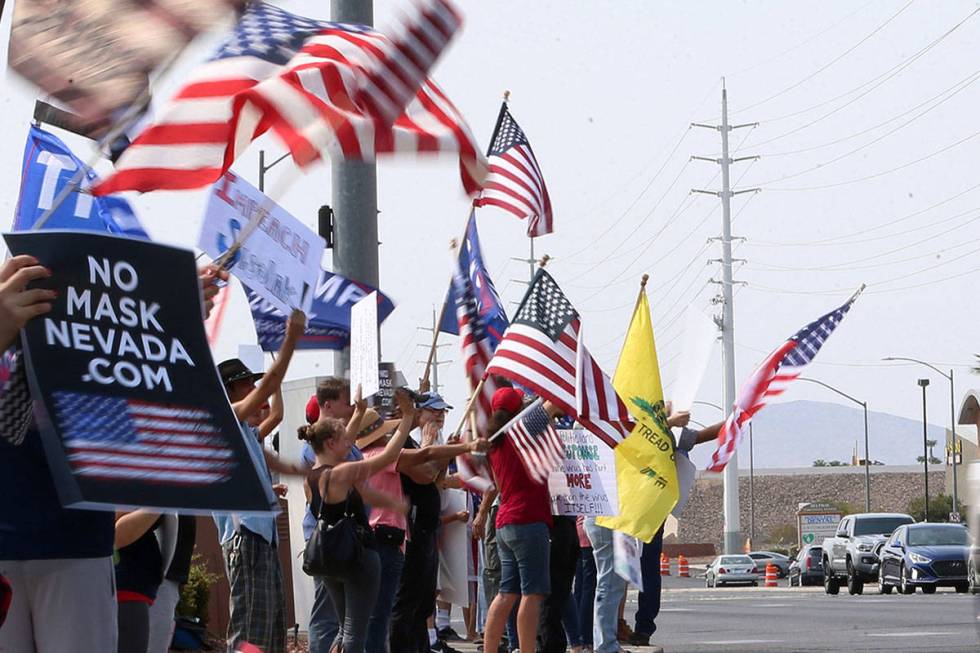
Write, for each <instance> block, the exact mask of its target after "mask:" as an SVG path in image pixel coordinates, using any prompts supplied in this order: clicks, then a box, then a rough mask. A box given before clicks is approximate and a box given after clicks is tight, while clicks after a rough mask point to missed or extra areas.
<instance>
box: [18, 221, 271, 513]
mask: <svg viewBox="0 0 980 653" xmlns="http://www.w3.org/2000/svg"><path fill="white" fill-rule="evenodd" d="M4 238H5V240H6V242H7V245H8V247H9V248H10V250H11V252H13V253H14V254H30V255H32V256H34V257H36V258H37V259H38V260H39V261H41V263H42V264H44V265H46V266H48V267H49V268H50V269H51V270H52V271H53V276H52V277H51V278H49V279H44V280H41V281H38V282H36V283H35V284H33V286H32V287H41V288H49V289H54V290H56V291H57V292H58V298H57V299H56V300H55V301H54V303H53V308H52V310H51V312H49V313H47V314H46V315H44V316H43V317H39V318H37V319H34V320H31V321H30V322H28V324H27V326H26V327H25V328H24V330H23V332H22V333H23V343H24V355H25V357H26V360H27V371H28V381H29V383H30V387H31V394H32V396H33V398H34V402H35V417H36V419H37V421H38V424H39V426H40V430H41V436H42V441H43V444H44V450H45V454H46V456H47V459H48V465H49V467H50V468H51V472H52V474H53V476H54V480H55V485H56V487H57V490H58V495H59V498H60V499H61V502H62V504H63V505H65V506H71V507H76V508H95V509H103V510H114V509H116V508H118V507H133V506H146V507H150V508H158V509H166V510H179V511H180V512H190V513H193V512H198V513H208V512H211V511H232V510H234V511H241V512H267V511H269V510H271V509H272V506H274V505H275V499H274V497H273V495H272V490H271V487H270V486H269V482H268V480H267V479H262V478H260V476H259V472H258V470H257V468H256V462H257V461H256V460H255V459H254V458H253V457H252V455H251V453H250V451H249V449H248V448H246V444H245V441H244V435H243V433H242V430H241V427H240V425H239V424H238V421H237V420H236V419H235V415H234V413H233V412H232V410H231V406H230V405H229V404H228V399H227V397H226V395H225V393H224V390H223V388H222V386H221V380H220V379H219V377H218V373H217V370H216V369H215V366H214V362H213V361H212V359H211V352H210V350H209V348H208V343H207V339H206V337H205V331H204V323H203V321H202V305H203V304H202V298H201V291H200V286H199V284H198V279H197V271H196V268H195V263H194V255H193V254H192V253H191V252H190V251H188V250H183V249H178V248H174V247H168V246H165V245H158V244H155V243H150V242H144V241H136V240H132V239H128V238H120V237H115V236H109V235H104V234H96V233H85V232H64V231H37V232H26V233H15V234H5V235H4Z"/></svg>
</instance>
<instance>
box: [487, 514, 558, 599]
mask: <svg viewBox="0 0 980 653" xmlns="http://www.w3.org/2000/svg"><path fill="white" fill-rule="evenodd" d="M497 549H498V552H499V554H500V593H501V594H521V595H528V594H544V595H547V594H550V593H551V577H550V558H551V541H550V537H549V535H548V525H547V524H545V523H544V522H534V523H533V524H508V525H506V526H503V527H501V528H498V529H497Z"/></svg>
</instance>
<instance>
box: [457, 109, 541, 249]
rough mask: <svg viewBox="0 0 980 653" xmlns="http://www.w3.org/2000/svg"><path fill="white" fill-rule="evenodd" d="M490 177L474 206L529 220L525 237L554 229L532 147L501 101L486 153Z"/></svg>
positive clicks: (539, 169) (539, 234)
mask: <svg viewBox="0 0 980 653" xmlns="http://www.w3.org/2000/svg"><path fill="white" fill-rule="evenodd" d="M487 156H488V157H489V161H490V174H489V175H488V176H487V180H486V182H485V183H484V185H483V191H482V192H481V193H480V196H479V197H478V198H477V199H476V200H475V201H474V202H473V203H474V204H475V205H476V206H497V207H500V208H502V209H503V210H505V211H509V212H510V213H513V214H514V215H516V216H517V217H518V218H521V219H524V218H528V224H527V235H528V236H531V237H534V236H543V235H545V234H550V233H551V232H552V231H554V230H555V223H554V219H553V217H552V214H551V198H550V197H548V187H547V186H545V184H544V175H542V174H541V168H540V167H539V166H538V161H537V159H535V158H534V152H533V151H532V150H531V144H530V143H529V142H528V140H527V136H525V135H524V131H523V130H522V129H521V128H520V126H519V125H518V124H517V121H516V120H514V116H512V115H510V109H508V108H507V103H506V102H504V103H503V106H501V107H500V116H499V117H498V118H497V126H496V127H495V128H494V130H493V137H492V138H491V139H490V149H489V151H488V152H487Z"/></svg>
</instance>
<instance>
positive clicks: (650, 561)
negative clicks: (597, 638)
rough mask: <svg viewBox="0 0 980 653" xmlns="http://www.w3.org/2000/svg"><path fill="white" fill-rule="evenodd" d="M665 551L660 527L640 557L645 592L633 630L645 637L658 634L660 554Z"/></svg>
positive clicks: (637, 609) (641, 595)
mask: <svg viewBox="0 0 980 653" xmlns="http://www.w3.org/2000/svg"><path fill="white" fill-rule="evenodd" d="M663 550H664V528H663V526H661V527H660V530H659V531H657V534H656V535H655V536H654V538H653V539H652V540H650V543H649V544H644V545H643V553H642V554H641V555H640V569H641V572H642V574H643V591H642V592H640V597H639V605H638V606H637V608H636V628H634V629H633V630H634V631H635V632H637V633H641V634H643V635H652V634H653V633H655V632H657V624H656V623H655V621H656V619H657V615H658V614H660V586H661V582H662V581H661V578H660V553H661V552H662V551H663Z"/></svg>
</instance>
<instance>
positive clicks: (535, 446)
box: [501, 398, 565, 484]
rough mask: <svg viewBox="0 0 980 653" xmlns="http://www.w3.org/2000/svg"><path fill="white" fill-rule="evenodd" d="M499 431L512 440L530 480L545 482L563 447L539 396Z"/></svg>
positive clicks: (563, 453) (563, 449)
mask: <svg viewBox="0 0 980 653" xmlns="http://www.w3.org/2000/svg"><path fill="white" fill-rule="evenodd" d="M501 431H502V432H504V433H505V434H506V437H509V438H510V439H511V442H513V443H514V448H515V449H517V453H518V454H519V455H520V458H521V462H522V463H523V464H524V469H525V470H526V471H527V475H528V476H530V477H531V480H532V481H534V482H535V483H540V484H544V483H547V482H548V475H549V474H551V472H553V471H556V470H557V469H558V466H559V465H561V461H562V459H563V458H564V457H565V448H564V446H563V445H562V443H561V438H559V437H558V432H557V431H556V430H555V425H554V424H553V423H552V422H551V416H550V415H548V412H547V411H546V410H545V409H544V406H543V405H542V400H541V398H538V399H536V400H535V401H534V402H533V403H532V404H531V405H530V406H528V407H527V408H525V409H524V410H523V411H521V413H520V414H519V415H518V416H517V417H515V418H514V419H513V420H511V422H510V423H509V424H507V425H506V426H504V428H503V429H501Z"/></svg>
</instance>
